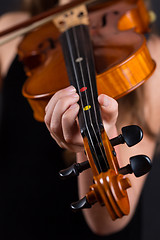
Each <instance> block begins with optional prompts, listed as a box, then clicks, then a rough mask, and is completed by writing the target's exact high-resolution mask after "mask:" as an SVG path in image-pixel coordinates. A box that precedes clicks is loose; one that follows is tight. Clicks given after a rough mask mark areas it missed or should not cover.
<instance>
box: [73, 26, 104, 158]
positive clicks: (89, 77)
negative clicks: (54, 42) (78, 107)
mask: <svg viewBox="0 0 160 240" xmlns="http://www.w3.org/2000/svg"><path fill="white" fill-rule="evenodd" d="M80 29H81V33H82V36H84V30H83V27H82V25H80ZM74 32H75V31H74ZM75 38H76V41H75V42H76V47H77V53H78V55H80V54H79V48H78V45H77V43H78V42H77V37H76V36H75ZM85 53H86V52H85V51H84V54H85ZM85 60H86V66H87V72H88V79H89V86H90V90H91V97H92V102H93V109H94V115H95V120H96V121H95V122H96V126H97V128H98V132H99V136H100V139H101V134H100V127H99V124H98V117H97V111H96V107H95V105H96V103H95V98H94V94H93V87H92V81H91V74H90V72H91V71H90V69H89V61H88V57H87V56H86V54H85ZM80 67H81V71H83V70H82V66H81V63H80ZM82 81H83V85H84V84H85V82H84V78H82ZM85 96H86V100H87V104H88V105H89V102H88V95H87V92H86V91H85ZM89 116H90V120H91V124H92V129H93V131H94V133H95V136H96V140H97V143H98V146H99V148H100V151H101V154H102V157H103V159H104V160H105V156H104V152H103V151H102V148H101V145H100V143H99V140H98V136H97V134H96V131H95V129H94V126H93V122H92V117H91V114H90V112H89Z"/></svg>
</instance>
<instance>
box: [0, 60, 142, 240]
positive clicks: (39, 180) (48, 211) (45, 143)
mask: <svg viewBox="0 0 160 240" xmlns="http://www.w3.org/2000/svg"><path fill="white" fill-rule="evenodd" d="M25 79H26V76H25V73H24V71H23V67H22V64H21V63H20V62H19V61H18V57H16V58H15V60H14V62H13V63H12V65H11V67H10V69H9V71H8V74H7V76H6V78H5V79H4V86H3V91H2V106H3V108H2V120H1V134H0V146H1V151H0V159H1V160H0V239H1V240H11V239H12V240H18V239H23V240H31V239H34V240H36V239H40V238H44V239H45V240H48V239H52V240H53V239H55V240H56V239H61V237H66V238H67V239H82V238H83V239H88V240H89V239H92V240H94V239H106V240H114V239H119V240H120V239H121V238H123V239H130V240H131V239H136V240H137V239H140V238H139V234H140V228H141V225H140V215H141V214H140V210H139V207H138V208H137V212H136V214H135V216H134V218H133V219H132V221H131V223H130V224H129V225H128V226H127V227H126V228H125V229H124V230H123V231H121V232H120V233H117V234H115V235H113V236H110V237H99V236H96V235H94V234H92V232H91V231H90V230H89V228H88V226H87V225H86V223H85V220H84V218H83V215H82V213H81V212H79V213H73V212H72V211H71V209H70V203H71V202H74V201H76V200H78V194H77V179H76V178H74V179H71V180H66V181H62V180H60V179H59V177H58V172H59V170H61V169H63V168H65V167H66V166H65V163H64V161H63V158H62V153H63V151H62V150H61V149H60V148H59V147H58V146H57V144H56V143H55V142H54V140H53V139H52V138H51V136H50V134H49V132H48V130H47V128H46V126H45V124H44V123H39V122H37V121H35V120H34V118H33V115H32V110H31V108H30V106H29V104H28V102H27V100H26V99H25V98H24V97H23V96H22V94H21V89H22V85H23V83H24V81H25Z"/></svg>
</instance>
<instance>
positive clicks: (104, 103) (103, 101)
mask: <svg viewBox="0 0 160 240" xmlns="http://www.w3.org/2000/svg"><path fill="white" fill-rule="evenodd" d="M109 103H110V101H109V99H108V98H107V97H106V96H105V95H104V94H101V104H102V106H104V107H108V106H109Z"/></svg>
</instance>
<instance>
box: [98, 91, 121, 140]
mask: <svg viewBox="0 0 160 240" xmlns="http://www.w3.org/2000/svg"><path fill="white" fill-rule="evenodd" d="M98 101H99V103H100V106H101V115H102V119H103V124H104V127H105V130H106V132H107V134H108V136H109V137H114V135H115V134H117V129H116V122H117V117H118V103H117V101H116V100H114V99H113V98H111V97H109V96H107V95H104V94H101V95H100V96H99V97H98Z"/></svg>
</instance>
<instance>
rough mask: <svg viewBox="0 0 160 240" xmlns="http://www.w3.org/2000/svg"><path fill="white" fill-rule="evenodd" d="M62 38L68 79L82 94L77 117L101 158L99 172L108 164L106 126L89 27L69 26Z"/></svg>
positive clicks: (106, 168) (94, 151) (95, 153)
mask: <svg viewBox="0 0 160 240" xmlns="http://www.w3.org/2000/svg"><path fill="white" fill-rule="evenodd" d="M60 41H61V45H62V50H63V54H64V59H65V62H66V67H67V72H68V77H69V81H70V83H71V85H73V86H74V87H75V88H76V90H77V93H78V94H79V96H80V101H79V104H80V111H79V116H78V118H79V125H80V129H81V134H82V136H83V137H87V139H88V143H89V146H90V149H91V152H92V155H93V156H95V155H96V157H97V156H98V158H100V159H99V160H98V163H96V159H95V164H96V166H97V168H98V171H99V172H101V171H106V170H108V168H109V166H108V164H107V163H106V162H107V161H106V159H104V158H105V151H104V148H103V143H102V139H101V132H102V131H104V128H103V124H102V119H101V115H100V109H99V104H98V99H97V98H98V94H97V86H96V73H95V65H94V58H93V51H92V44H91V40H90V36H89V29H88V26H87V25H77V26H75V27H71V28H69V29H68V30H67V31H65V32H64V33H62V35H61V37H60ZM100 146H101V147H100ZM100 156H101V157H100ZM101 158H102V159H103V160H102V159H101Z"/></svg>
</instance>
